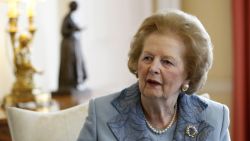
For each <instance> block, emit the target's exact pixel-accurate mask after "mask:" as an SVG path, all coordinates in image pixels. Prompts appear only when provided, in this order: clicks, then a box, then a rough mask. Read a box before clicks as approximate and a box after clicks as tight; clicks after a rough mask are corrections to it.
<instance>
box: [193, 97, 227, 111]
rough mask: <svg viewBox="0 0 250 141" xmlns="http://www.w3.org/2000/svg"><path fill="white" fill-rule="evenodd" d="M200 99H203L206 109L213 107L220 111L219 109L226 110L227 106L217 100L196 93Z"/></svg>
mask: <svg viewBox="0 0 250 141" xmlns="http://www.w3.org/2000/svg"><path fill="white" fill-rule="evenodd" d="M196 96H197V97H198V98H199V99H200V100H201V101H203V102H204V103H206V104H207V106H208V107H207V109H213V110H215V111H221V110H227V111H228V107H227V106H226V105H225V104H223V103H220V102H218V101H215V100H212V99H210V98H207V97H204V96H200V95H199V96H198V95H196Z"/></svg>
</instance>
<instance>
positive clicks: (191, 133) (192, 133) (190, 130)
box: [186, 125, 198, 138]
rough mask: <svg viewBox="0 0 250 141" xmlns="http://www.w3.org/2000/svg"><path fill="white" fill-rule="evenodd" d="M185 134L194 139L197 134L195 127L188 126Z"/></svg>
mask: <svg viewBox="0 0 250 141" xmlns="http://www.w3.org/2000/svg"><path fill="white" fill-rule="evenodd" d="M186 134H187V135H188V136H189V137H192V138H194V137H195V136H196V135H197V134H198V130H197V129H196V127H195V126H193V125H188V126H187V128H186Z"/></svg>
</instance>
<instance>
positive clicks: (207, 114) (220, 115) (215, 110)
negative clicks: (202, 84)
mask: <svg viewBox="0 0 250 141" xmlns="http://www.w3.org/2000/svg"><path fill="white" fill-rule="evenodd" d="M197 97H198V98H199V99H200V100H202V101H203V102H204V103H206V104H207V108H206V109H205V110H204V112H203V114H202V115H203V119H204V120H205V121H207V122H209V123H210V124H214V126H218V125H216V124H217V123H223V122H226V123H229V117H230V116H229V108H228V106H226V105H225V104H223V103H220V102H217V101H214V100H212V99H209V98H205V97H202V96H197Z"/></svg>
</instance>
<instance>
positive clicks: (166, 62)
mask: <svg viewBox="0 0 250 141" xmlns="http://www.w3.org/2000/svg"><path fill="white" fill-rule="evenodd" d="M162 63H163V64H164V65H173V63H172V62H171V61H169V60H162Z"/></svg>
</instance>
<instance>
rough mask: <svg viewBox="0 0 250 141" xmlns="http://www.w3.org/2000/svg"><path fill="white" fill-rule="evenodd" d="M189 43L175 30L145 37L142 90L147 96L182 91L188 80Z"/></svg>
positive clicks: (141, 59) (140, 68)
mask: <svg viewBox="0 0 250 141" xmlns="http://www.w3.org/2000/svg"><path fill="white" fill-rule="evenodd" d="M184 54H185V45H184V43H183V42H182V40H181V38H179V37H178V36H176V35H174V34H167V35H163V34H159V33H152V34H150V35H149V36H148V37H147V38H146V39H145V41H144V47H143V50H142V53H141V55H140V57H139V60H138V78H139V88H140V91H141V93H142V94H143V95H144V96H146V97H158V98H160V97H166V98H167V97H169V96H172V95H176V94H177V95H178V94H179V92H180V88H181V86H182V85H183V84H187V83H188V81H187V80H186V72H185V70H184V60H183V56H184Z"/></svg>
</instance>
